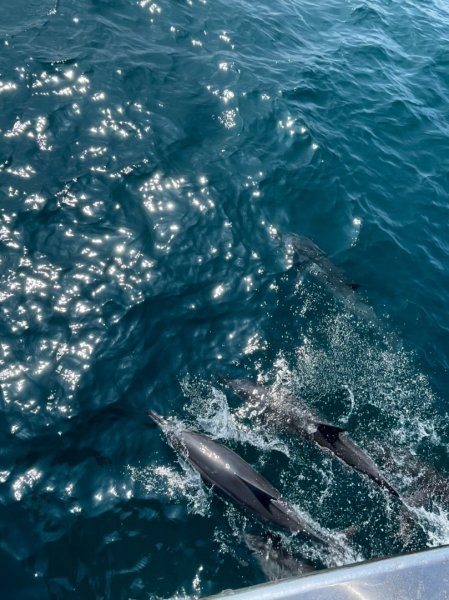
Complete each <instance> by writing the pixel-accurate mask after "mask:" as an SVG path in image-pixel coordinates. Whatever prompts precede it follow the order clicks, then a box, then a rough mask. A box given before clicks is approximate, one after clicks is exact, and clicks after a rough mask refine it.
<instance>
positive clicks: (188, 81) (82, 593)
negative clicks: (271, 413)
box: [0, 0, 449, 600]
mask: <svg viewBox="0 0 449 600" xmlns="http://www.w3.org/2000/svg"><path fill="white" fill-rule="evenodd" d="M0 6H1V15H2V17H1V19H0V49H1V50H0V140H1V143H0V244H1V251H0V266H1V269H0V386H1V396H0V411H1V419H0V448H1V450H0V556H1V557H2V561H1V566H0V581H1V587H2V597H3V598H5V600H6V599H8V600H9V599H11V600H13V599H14V600H16V599H19V600H20V599H30V598H31V599H32V598H36V599H44V598H52V599H68V600H69V599H83V600H90V599H92V600H94V599H103V598H104V599H114V600H115V599H116V600H119V599H120V600H125V599H126V600H128V599H136V600H139V599H149V598H184V597H190V596H201V595H207V594H212V593H217V592H219V591H221V590H223V589H227V588H236V587H242V586H247V585H251V584H255V583H260V582H261V581H264V574H263V573H262V572H261V570H260V567H259V565H258V562H257V560H256V558H255V557H254V555H253V554H252V553H251V551H250V550H249V549H248V548H247V546H246V545H245V541H244V535H245V534H246V533H247V534H263V533H266V532H268V531H269V530H270V528H269V526H268V525H266V524H263V523H260V522H258V521H257V520H256V519H255V518H253V517H252V516H251V515H249V514H247V513H245V512H243V511H241V510H240V509H238V508H236V507H235V506H233V505H231V504H230V503H229V502H226V501H224V500H222V499H220V498H217V497H216V496H215V495H214V494H213V492H211V491H210V490H208V489H207V488H205V487H204V485H203V484H202V483H201V481H200V479H199V476H198V475H197V474H196V473H195V472H193V471H192V470H191V469H190V468H189V467H188V466H187V465H186V464H185V463H184V462H183V461H182V460H181V459H180V457H179V456H177V455H176V454H175V453H174V452H173V451H172V450H171V449H170V448H169V447H168V446H167V443H166V441H165V439H164V436H163V435H162V434H161V432H160V431H159V430H157V429H156V428H154V427H152V426H151V425H150V424H149V423H148V420H147V417H146V410H147V409H148V408H152V409H153V410H156V411H158V412H160V413H161V414H163V415H165V416H170V417H172V418H173V419H174V420H176V421H177V422H178V423H180V424H184V425H185V426H186V427H188V428H193V429H197V430H199V431H202V432H205V433H207V434H208V435H211V436H212V437H214V438H215V439H217V440H219V441H220V442H222V443H225V444H227V445H229V446H230V447H232V448H233V449H234V450H236V451H237V452H239V453H240V454H241V455H242V456H244V457H245V458H246V460H248V462H250V463H251V464H252V465H254V466H255V467H256V468H257V469H258V470H259V471H260V472H261V473H263V474H264V475H265V476H266V477H267V478H268V479H269V480H270V481H272V482H273V484H274V485H276V486H277V487H278V489H279V490H280V491H281V492H282V494H283V495H284V497H285V498H287V499H288V500H289V502H290V503H291V504H293V505H294V506H295V507H296V509H297V510H298V511H299V512H301V514H302V515H303V516H304V518H306V519H307V520H309V521H310V522H311V523H314V524H315V525H316V526H317V527H319V528H321V529H322V530H323V531H327V532H335V533H334V535H335V536H337V537H339V538H340V539H341V540H343V541H344V544H345V549H346V553H345V556H344V557H340V558H338V559H336V558H335V557H332V556H331V555H329V554H326V553H325V552H323V551H322V550H319V549H317V548H314V547H313V546H312V545H308V544H307V542H306V541H305V540H301V539H299V538H295V537H294V536H289V535H287V534H285V533H284V534H282V535H283V536H284V538H283V539H284V544H285V545H286V547H289V548H291V549H292V551H294V552H297V553H300V554H301V555H302V556H307V557H309V558H311V559H312V560H314V561H315V563H316V564H317V565H318V566H326V565H332V564H335V563H338V564H342V563H349V562H354V561H358V560H366V559H369V558H372V557H378V556H386V555H388V554H392V553H396V552H403V551H408V550H412V549H416V548H425V547H431V546H437V545H440V544H444V543H449V462H448V444H449V427H448V412H449V404H448V400H447V390H448V379H449V378H448V368H449V342H448V339H449V338H448V334H449V324H448V323H449V321H448V312H447V305H448V299H449V238H448V223H449V153H448V144H449V104H448V97H449V50H448V48H447V31H448V27H449V8H448V5H447V3H446V2H444V1H443V0H422V1H420V2H411V1H410V0H404V1H401V2H399V1H394V0H354V1H352V0H351V1H350V0H324V1H323V2H319V3H316V2H310V1H309V0H305V1H303V2H299V1H297V0H279V1H278V2H267V1H266V0H261V2H258V3H253V2H247V1H246V0H236V2H232V3H229V2H223V1H222V0H156V1H154V2H152V0H78V1H77V2H70V1H69V0H39V2H38V1H37V0H27V1H26V2H25V0H15V1H14V2H6V0H2V1H1V2H0ZM287 232H294V233H299V234H302V235H305V236H308V237H309V238H311V239H312V240H313V241H314V242H315V243H316V244H318V245H319V246H320V247H321V248H322V249H323V250H324V251H325V252H326V253H327V254H328V255H329V257H330V258H331V259H332V261H333V262H334V263H335V264H336V265H338V267H339V268H341V270H342V271H343V272H344V273H345V275H346V276H347V278H348V280H350V281H353V282H357V283H358V284H360V289H359V290H358V292H357V294H358V295H359V297H360V303H364V305H366V306H367V307H372V309H373V311H374V313H375V315H376V319H374V320H372V319H371V320H370V319H366V318H364V317H363V315H362V314H360V313H359V312H358V311H357V310H355V308H354V306H353V305H351V304H350V303H345V302H342V301H341V298H338V297H336V296H334V295H333V294H332V293H331V292H330V291H329V289H326V288H325V286H323V285H321V284H320V282H319V280H317V279H316V278H314V277H313V275H310V274H307V273H299V272H298V270H297V269H296V268H294V267H293V268H289V266H291V265H289V262H288V260H287V256H286V250H285V246H284V244H283V242H282V235H283V234H284V233H287ZM219 375H226V376H228V377H233V376H238V377H247V378H250V379H256V378H257V379H259V381H262V382H267V383H270V384H271V383H272V384H274V385H275V386H276V387H277V388H278V389H279V390H281V391H282V390H283V391H288V392H291V393H294V394H297V395H299V396H301V397H302V398H304V400H305V401H306V402H307V403H309V404H310V406H311V407H313V408H314V409H316V410H318V411H319V412H320V413H321V414H322V415H323V417H324V418H326V419H327V420H329V421H332V422H334V423H335V424H336V425H339V426H341V427H344V428H346V429H347V430H348V433H349V435H350V436H351V438H352V439H353V440H354V441H356V442H357V443H358V444H359V445H361V446H362V447H363V448H365V449H366V450H367V451H368V452H369V454H370V456H372V457H373V458H374V459H375V460H376V462H377V463H378V464H379V466H380V467H381V469H382V471H383V473H384V474H385V476H386V477H387V479H388V480H389V481H390V482H391V483H392V485H394V486H395V488H396V489H397V490H398V491H399V492H400V494H401V495H402V497H403V498H404V500H405V501H406V502H407V504H408V505H409V506H410V510H411V511H412V513H413V515H414V522H413V524H412V526H411V527H407V526H406V525H405V524H404V522H403V521H404V520H403V518H402V516H401V511H400V509H399V506H398V503H395V501H394V499H392V498H389V497H387V495H386V494H385V493H383V492H382V491H381V490H379V489H378V488H376V487H375V486H374V485H372V484H371V483H370V482H369V481H367V480H366V479H364V478H363V477H361V476H360V475H358V474H357V473H354V472H351V471H350V470H349V469H347V468H346V467H345V466H344V465H342V464H341V463H340V462H339V461H337V460H336V459H333V458H332V457H329V456H327V455H326V454H324V453H323V452H321V451H320V450H319V449H318V448H317V447H315V446H312V445H311V444H309V443H306V442H305V441H304V440H300V439H295V438H293V437H289V436H287V435H285V434H283V433H282V432H279V431H276V430H272V429H270V428H268V427H266V426H264V425H263V424H261V423H259V422H256V421H254V419H253V417H252V415H251V413H249V412H248V411H247V410H246V409H245V407H242V406H241V404H240V403H239V401H238V400H237V398H236V397H235V396H232V395H231V394H229V393H228V392H227V391H226V390H225V389H223V388H222V387H221V386H220V384H219V383H218V382H217V381H218V376H219ZM348 528H352V531H353V535H351V536H350V537H348V538H344V537H342V534H341V533H338V532H341V531H344V530H347V529H348ZM277 533H281V532H277Z"/></svg>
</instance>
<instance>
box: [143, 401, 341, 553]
mask: <svg viewBox="0 0 449 600" xmlns="http://www.w3.org/2000/svg"><path fill="white" fill-rule="evenodd" d="M148 414H149V416H150V418H151V419H153V421H154V422H155V423H157V424H158V425H159V426H161V427H162V429H163V430H164V432H165V433H166V435H167V439H168V441H169V443H170V445H171V446H172V447H173V448H174V449H175V450H178V451H180V452H181V453H182V454H183V456H184V457H185V458H186V459H187V460H188V461H189V463H190V464H191V465H192V466H193V467H194V468H195V469H196V470H197V471H198V472H199V473H200V475H201V477H202V478H203V480H204V481H205V482H206V483H207V484H209V485H211V486H213V487H214V488H216V489H217V490H219V491H220V492H222V493H223V494H225V495H226V496H229V497H230V498H231V499H232V500H234V502H237V503H238V504H240V505H242V506H244V507H246V508H248V509H249V510H250V511H252V512H253V513H255V514H256V515H258V516H259V517H261V518H262V519H264V520H265V521H269V522H271V523H274V524H275V525H279V526H280V527H283V528H285V529H288V530H290V531H292V532H298V533H301V534H304V535H305V536H307V537H308V538H310V539H311V540H313V541H315V542H319V543H321V544H331V545H332V544H333V541H331V540H330V539H326V538H325V537H324V536H322V535H321V534H320V533H318V532H316V531H314V530H313V529H312V528H311V527H310V525H308V524H307V523H306V522H305V521H303V520H302V519H301V518H300V517H299V515H297V514H296V512H295V511H294V510H293V508H291V507H290V506H289V505H288V504H287V503H286V501H285V500H284V499H283V498H282V496H281V494H280V493H279V492H278V490H277V489H276V488H275V487H273V486H272V485H271V483H269V482H268V481H267V480H266V479H265V478H264V477H262V475H260V474H259V473H258V472H257V471H255V470H254V469H253V468H252V467H251V466H250V465H249V464H248V463H247V462H246V461H244V460H243V458H241V457H240V456H239V455H238V454H236V453H235V452H233V451H232V450H230V449H229V448H227V447H226V446H223V445H222V444H218V443H217V442H214V441H213V440H211V439H210V438H209V437H207V436H206V435H203V434H201V433H197V432H195V431H188V430H185V429H184V430H179V429H177V428H176V427H174V426H173V425H171V424H170V423H169V422H168V421H166V420H165V419H163V418H162V417H161V416H160V415H158V414H157V413H155V412H153V411H149V413H148Z"/></svg>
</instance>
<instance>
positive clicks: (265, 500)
mask: <svg viewBox="0 0 449 600" xmlns="http://www.w3.org/2000/svg"><path fill="white" fill-rule="evenodd" d="M240 479H241V480H242V481H243V482H244V483H245V485H247V486H248V487H249V489H250V490H251V491H252V493H253V494H254V495H255V496H256V498H257V499H258V500H259V502H260V503H261V504H262V505H263V506H264V507H265V508H266V509H267V510H269V506H270V502H271V501H272V500H277V499H279V496H276V495H274V494H271V493H270V492H269V491H268V490H264V489H262V488H261V487H259V486H258V485H256V484H254V483H251V481H248V480H247V479H245V478H244V477H240Z"/></svg>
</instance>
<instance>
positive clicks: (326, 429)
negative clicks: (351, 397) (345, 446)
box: [317, 423, 344, 444]
mask: <svg viewBox="0 0 449 600" xmlns="http://www.w3.org/2000/svg"><path fill="white" fill-rule="evenodd" d="M317 429H318V431H319V432H320V433H322V434H323V435H324V437H325V438H326V440H327V441H328V442H330V443H331V444H333V443H334V442H336V441H337V440H338V437H339V435H340V433H342V432H343V431H344V429H342V428H341V427H336V426H335V425H328V424H327V423H320V424H319V425H318V427H317Z"/></svg>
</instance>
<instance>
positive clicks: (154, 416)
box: [148, 410, 167, 427]
mask: <svg viewBox="0 0 449 600" xmlns="http://www.w3.org/2000/svg"><path fill="white" fill-rule="evenodd" d="M148 416H149V417H150V419H152V421H153V422H154V423H156V425H159V427H162V426H163V425H166V424H167V421H166V420H165V419H164V418H163V417H161V415H158V414H157V412H154V410H149V411H148Z"/></svg>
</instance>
